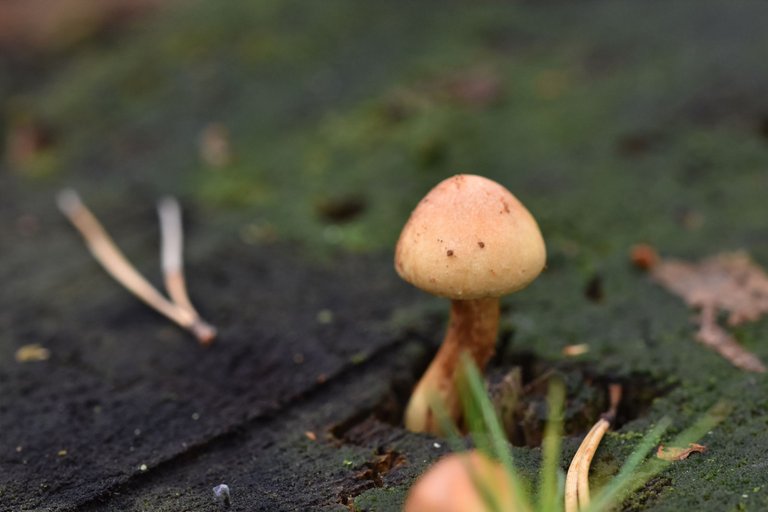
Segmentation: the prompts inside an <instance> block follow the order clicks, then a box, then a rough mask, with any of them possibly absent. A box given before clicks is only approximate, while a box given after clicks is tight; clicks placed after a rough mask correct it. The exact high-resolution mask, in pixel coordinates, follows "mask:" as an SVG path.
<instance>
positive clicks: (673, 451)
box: [656, 443, 707, 461]
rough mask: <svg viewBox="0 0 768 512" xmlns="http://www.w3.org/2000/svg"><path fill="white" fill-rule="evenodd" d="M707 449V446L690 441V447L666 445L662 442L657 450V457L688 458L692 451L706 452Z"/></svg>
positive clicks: (669, 458)
mask: <svg viewBox="0 0 768 512" xmlns="http://www.w3.org/2000/svg"><path fill="white" fill-rule="evenodd" d="M705 451H707V447H706V446H704V445H703V444H698V443H689V444H688V448H678V447H675V446H669V447H666V446H664V445H663V444H660V445H659V448H658V449H657V450H656V457H658V458H659V459H661V460H667V461H676V460H683V459H687V458H688V456H689V455H690V454H692V453H704V452H705Z"/></svg>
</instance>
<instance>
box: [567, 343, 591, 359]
mask: <svg viewBox="0 0 768 512" xmlns="http://www.w3.org/2000/svg"><path fill="white" fill-rule="evenodd" d="M587 352H589V345H587V344H586V343H577V344H576V345H566V346H564V347H563V355H564V356H568V357H576V356H580V355H582V354H586V353H587Z"/></svg>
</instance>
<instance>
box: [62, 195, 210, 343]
mask: <svg viewBox="0 0 768 512" xmlns="http://www.w3.org/2000/svg"><path fill="white" fill-rule="evenodd" d="M57 203H58V206H59V209H60V210H61V212H62V213H63V214H64V215H66V217H67V218H68V219H69V220H70V222H72V224H73V225H74V226H75V227H76V228H77V230H78V231H80V234H81V235H82V236H83V238H84V239H85V243H86V245H87V246H88V249H89V250H90V251H91V254H93V256H94V258H96V260H97V261H98V262H99V263H100V264H101V266H102V267H104V269H105V270H106V271H107V272H108V273H109V274H110V275H111V276H112V277H113V278H115V280H116V281H117V282H119V283H120V284H122V285H123V286H125V288H127V289H128V290H129V291H130V292H131V293H133V294H134V295H135V296H137V297H138V298H139V299H141V300H142V301H144V302H145V303H146V304H147V305H148V306H150V307H151V308H153V309H154V310H156V311H157V312H159V313H161V314H163V315H165V316H166V317H167V318H169V319H170V320H172V321H174V322H176V323H177V324H179V325H180V326H181V327H184V328H185V329H188V330H189V331H191V332H192V333H193V334H194V335H195V337H197V339H198V341H199V342H200V343H202V344H209V343H211V342H212V341H213V339H214V337H215V336H216V329H215V328H214V327H213V326H211V325H210V324H208V323H206V322H205V321H204V320H203V319H202V318H200V315H199V314H198V313H197V311H196V310H195V309H194V308H193V307H192V305H191V303H190V301H189V298H188V296H187V293H186V286H185V285H184V276H183V272H182V265H181V242H182V237H181V214H180V210H179V208H178V203H176V204H175V207H174V206H168V204H170V203H166V202H165V201H164V202H162V203H161V204H160V205H159V207H158V209H159V211H160V218H161V228H162V229H161V231H162V238H163V241H162V246H163V253H162V260H163V272H164V274H165V276H166V283H167V286H168V292H169V294H170V295H171V299H172V301H173V302H172V301H169V300H168V299H166V298H165V297H164V296H163V295H162V294H161V293H160V292H158V291H157V289H155V287H154V286H152V285H151V284H150V283H149V282H148V281H147V280H146V279H145V278H144V276H142V275H141V274H139V272H138V271H137V270H136V269H135V268H134V267H133V265H131V263H130V262H129V261H128V259H127V258H126V257H125V256H124V255H123V253H122V252H121V251H120V249H118V247H117V246H116V245H115V242H114V241H113V240H112V238H111V237H110V236H109V234H108V233H107V232H106V230H105V229H104V227H103V226H102V225H101V223H100V222H99V221H98V219H96V217H95V216H94V215H93V213H91V211H90V210H89V209H88V208H87V207H86V206H85V205H84V204H83V202H82V201H81V200H80V196H78V194H77V192H75V191H74V190H71V189H67V190H62V191H61V192H60V193H59V194H58V196H57ZM171 203H175V201H173V200H171ZM164 205H165V206H164ZM174 217H175V218H174ZM171 282H172V283H173V284H170V283H171ZM179 299H181V300H179Z"/></svg>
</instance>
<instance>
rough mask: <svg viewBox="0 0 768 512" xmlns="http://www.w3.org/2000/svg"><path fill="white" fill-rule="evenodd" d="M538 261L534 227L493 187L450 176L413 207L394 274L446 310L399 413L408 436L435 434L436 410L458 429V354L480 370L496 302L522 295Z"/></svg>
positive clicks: (540, 245) (494, 327) (542, 254)
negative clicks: (425, 364)
mask: <svg viewBox="0 0 768 512" xmlns="http://www.w3.org/2000/svg"><path fill="white" fill-rule="evenodd" d="M545 259H546V249H545V246H544V240H543V238H542V236H541V232H540V231H539V227H538V225H537V224H536V220H535V219H534V218H533V216H532V215H531V214H530V212H529V211H528V210H527V209H526V208H525V206H523V204H522V203H521V202H520V201H518V199H517V198H516V197H515V196H514V195H512V193H511V192H509V191H508V190H507V189H506V188H504V187H502V186H501V185H499V184H498V183H496V182H494V181H491V180H489V179H487V178H483V177H481V176H474V175H457V176H453V177H452V178H448V179H447V180H444V181H443V182H441V183H439V184H438V185H437V186H436V187H435V188H433V189H432V190H431V191H430V192H429V193H428V194H427V195H426V196H425V197H424V199H422V200H421V202H420V203H419V204H418V206H417V207H416V208H415V209H414V211H413V213H411V217H410V218H409V219H408V222H407V223H406V225H405V227H404V228H403V232H402V233H401V234H400V239H399V240H398V242H397V248H396V250H395V268H396V270H397V273H398V274H400V277H402V278H403V279H404V280H406V281H408V282H409V283H411V284H413V285H414V286H416V287H418V288H420V289H422V290H424V291H426V292H429V293H432V294H434V295H438V296H440V297H446V298H449V299H451V301H452V302H451V317H450V321H449V325H448V329H447V332H446V334H445V339H444V341H443V345H442V346H441V348H440V350H439V351H438V353H437V355H436V356H435V359H434V361H433V362H432V364H431V365H430V367H429V368H428V369H427V372H426V373H425V375H424V377H422V379H421V381H420V382H419V383H418V385H417V386H416V388H415V390H414V392H413V394H412V395H411V400H410V402H409V404H408V407H407V409H406V413H405V426H406V427H407V428H408V429H409V430H412V431H414V432H430V433H433V434H440V428H439V425H438V421H437V420H438V418H437V417H436V415H435V407H436V406H438V405H437V404H438V403H439V405H440V406H442V407H443V408H444V410H445V411H446V412H447V413H448V414H449V415H450V419H452V420H454V421H456V422H457V423H460V420H461V408H460V407H459V399H458V393H457V390H456V373H457V369H458V367H459V357H460V355H461V353H462V352H467V353H468V354H469V355H470V356H471V357H472V359H473V361H474V362H475V364H476V365H477V367H478V368H479V369H480V370H482V369H483V368H485V365H486V364H487V363H488V360H489V359H490V358H491V356H492V355H493V352H494V349H495V345H496V337H497V333H498V325H499V297H501V296H502V295H506V294H508V293H512V292H515V291H518V290H520V289H522V288H525V287H526V286H527V285H528V284H529V283H530V282H531V281H533V280H534V279H535V278H536V276H538V275H539V273H540V272H541V270H542V269H543V268H544V262H545Z"/></svg>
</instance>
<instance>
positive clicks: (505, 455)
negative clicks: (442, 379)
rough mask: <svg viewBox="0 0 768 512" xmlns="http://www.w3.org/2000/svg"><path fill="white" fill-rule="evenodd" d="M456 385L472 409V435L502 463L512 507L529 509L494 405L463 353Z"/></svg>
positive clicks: (464, 404)
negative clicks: (458, 382)
mask: <svg viewBox="0 0 768 512" xmlns="http://www.w3.org/2000/svg"><path fill="white" fill-rule="evenodd" d="M459 388H460V389H462V388H463V389H464V391H463V392H462V395H461V396H462V400H464V399H465V397H466V398H469V401H468V402H466V401H465V402H463V406H464V410H465V411H471V414H472V416H473V417H467V418H466V420H467V423H468V424H470V425H473V424H474V428H473V431H472V433H473V436H474V434H475V432H477V433H479V434H480V435H481V436H483V438H484V439H483V442H484V443H485V444H486V449H487V450H489V452H487V453H490V455H491V456H492V457H493V458H495V459H497V460H498V461H499V462H501V464H502V465H503V466H504V469H505V473H506V475H507V480H508V485H509V486H510V487H511V489H512V494H513V500H514V503H515V510H516V511H518V510H519V511H521V512H522V511H527V510H531V506H530V500H529V499H528V496H527V493H526V491H525V489H524V487H523V486H522V484H521V483H520V478H519V477H518V476H517V473H516V471H515V468H514V466H513V464H512V455H511V452H510V450H509V444H508V442H507V438H506V436H505V435H504V430H503V428H502V426H501V423H500V422H499V419H498V417H497V416H496V411H495V409H494V408H493V404H492V403H491V400H490V398H489V397H488V394H487V393H486V390H485V385H484V383H483V379H482V377H481V376H480V372H479V371H478V369H477V367H476V366H475V364H474V362H473V361H472V360H471V359H470V358H469V357H468V356H467V355H466V354H462V372H461V381H460V385H459ZM473 438H474V437H473ZM476 441H477V440H476Z"/></svg>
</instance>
